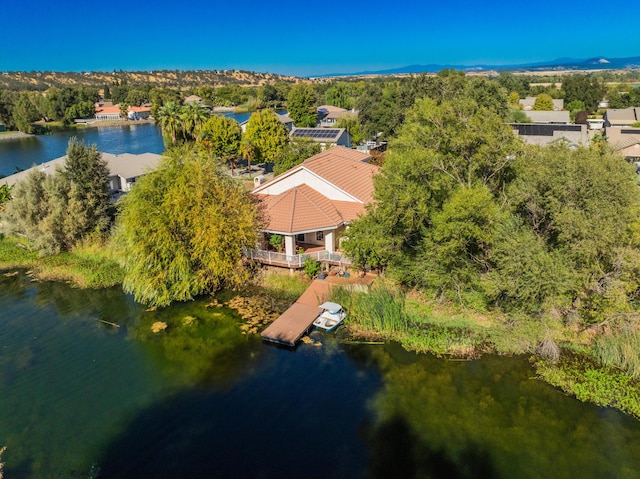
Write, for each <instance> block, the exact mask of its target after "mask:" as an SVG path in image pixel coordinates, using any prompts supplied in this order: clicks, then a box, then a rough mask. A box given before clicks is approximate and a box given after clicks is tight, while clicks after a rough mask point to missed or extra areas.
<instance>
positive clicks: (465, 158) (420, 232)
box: [345, 98, 519, 299]
mask: <svg viewBox="0 0 640 479" xmlns="http://www.w3.org/2000/svg"><path fill="white" fill-rule="evenodd" d="M518 149H519V142H518V141H517V139H516V137H515V136H514V135H513V133H512V132H511V130H510V128H509V126H507V125H505V124H504V123H503V121H502V119H501V118H500V116H498V115H497V114H496V113H494V112H492V111H490V110H489V109H487V108H485V107H478V105H477V103H476V102H475V101H473V100H469V99H464V98H461V99H455V100H452V101H443V102H441V103H438V102H436V101H434V100H432V99H428V98H423V99H418V100H417V101H416V103H415V106H414V107H413V108H412V109H410V110H409V111H408V112H407V115H406V120H405V123H404V125H403V127H402V129H401V131H400V134H399V136H398V138H397V139H396V140H395V141H392V142H391V143H390V147H389V151H388V153H387V158H386V161H385V163H384V165H383V167H382V170H381V173H380V174H379V175H378V176H376V177H375V180H374V182H375V189H376V190H375V197H376V200H377V202H376V203H375V206H373V207H370V209H369V210H368V212H367V215H366V216H365V217H364V218H360V219H358V220H357V221H356V222H355V223H354V225H353V226H352V227H351V228H350V230H349V233H348V237H349V239H348V241H347V242H346V243H345V248H348V251H349V254H354V253H353V251H354V250H357V253H358V254H359V255H360V257H359V259H358V263H359V264H365V265H366V264H369V265H376V264H385V263H388V264H389V266H390V271H392V272H393V274H394V275H396V276H397V277H398V279H399V280H401V281H402V282H406V283H409V284H412V285H420V286H422V287H424V288H429V289H433V290H435V291H437V292H439V293H444V294H447V295H450V296H451V297H452V298H454V299H455V298H460V299H461V298H463V296H464V294H466V293H465V292H466V291H467V290H470V289H476V290H477V288H478V285H479V282H480V277H481V274H483V273H484V272H486V270H487V269H488V267H489V263H488V260H487V257H488V253H489V250H490V245H491V243H492V241H493V236H492V235H491V234H490V233H489V232H487V229H490V228H491V227H492V225H493V224H495V223H496V222H497V221H498V219H499V216H500V208H499V207H498V205H499V204H500V203H501V202H500V201H499V198H500V197H501V192H502V191H503V189H504V187H505V185H506V183H507V182H508V180H509V179H510V178H511V176H512V174H513V171H512V162H513V158H514V155H517V152H518ZM361 222H362V223H365V227H361V226H360V224H361ZM363 236H364V238H363ZM352 242H353V243H352ZM349 243H352V244H353V245H354V246H350V245H349ZM347 245H349V246H347ZM376 249H379V250H380V251H382V252H383V253H382V254H381V259H380V258H377V257H376V255H377V254H378V253H375V251H376ZM368 254H372V257H371V258H368V257H367V255H368ZM449 269H451V270H452V271H451V273H452V274H449V273H447V274H443V272H444V271H448V270H449Z"/></svg>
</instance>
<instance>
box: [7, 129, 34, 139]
mask: <svg viewBox="0 0 640 479" xmlns="http://www.w3.org/2000/svg"><path fill="white" fill-rule="evenodd" d="M32 136H37V135H32V134H29V133H22V132H21V131H7V132H6V133H5V132H2V133H0V141H10V140H21V139H23V138H31V137H32Z"/></svg>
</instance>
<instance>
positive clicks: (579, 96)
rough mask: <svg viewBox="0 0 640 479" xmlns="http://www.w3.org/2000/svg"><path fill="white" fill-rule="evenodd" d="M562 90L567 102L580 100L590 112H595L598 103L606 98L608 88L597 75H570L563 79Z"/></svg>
mask: <svg viewBox="0 0 640 479" xmlns="http://www.w3.org/2000/svg"><path fill="white" fill-rule="evenodd" d="M562 91H563V92H564V101H565V103H571V102H573V101H575V100H580V101H582V102H583V103H584V106H585V108H586V110H587V111H588V112H594V111H596V109H597V108H598V103H599V102H600V100H602V99H603V98H604V95H605V94H606V92H607V88H606V86H605V85H604V83H603V82H602V81H601V80H599V79H598V78H596V77H591V76H585V75H570V76H567V77H565V78H564V79H563V80H562Z"/></svg>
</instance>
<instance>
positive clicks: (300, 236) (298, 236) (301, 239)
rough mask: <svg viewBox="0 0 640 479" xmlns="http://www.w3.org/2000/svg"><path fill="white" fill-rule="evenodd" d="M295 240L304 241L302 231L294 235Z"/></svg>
mask: <svg viewBox="0 0 640 479" xmlns="http://www.w3.org/2000/svg"><path fill="white" fill-rule="evenodd" d="M296 241H299V242H300V243H304V233H302V234H298V235H296Z"/></svg>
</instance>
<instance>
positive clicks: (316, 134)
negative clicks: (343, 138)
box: [291, 128, 340, 140]
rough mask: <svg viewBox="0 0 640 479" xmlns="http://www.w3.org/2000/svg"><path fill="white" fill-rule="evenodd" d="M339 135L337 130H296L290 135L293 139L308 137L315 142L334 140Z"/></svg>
mask: <svg viewBox="0 0 640 479" xmlns="http://www.w3.org/2000/svg"><path fill="white" fill-rule="evenodd" d="M339 135H340V130H339V129H335V128H332V129H327V128H296V129H295V130H293V132H292V133H291V136H294V137H309V138H314V139H317V140H327V139H334V138H337V137H338V136H339Z"/></svg>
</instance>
